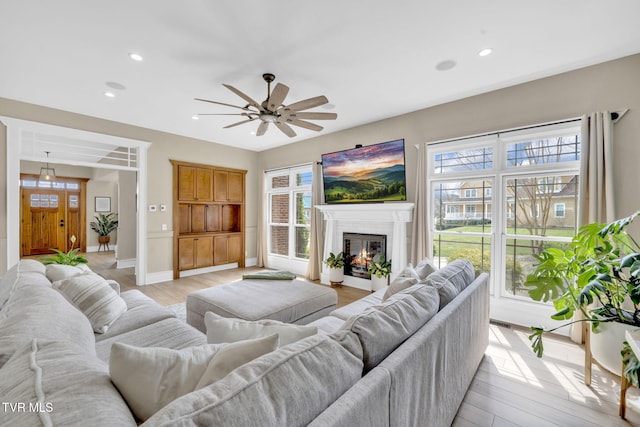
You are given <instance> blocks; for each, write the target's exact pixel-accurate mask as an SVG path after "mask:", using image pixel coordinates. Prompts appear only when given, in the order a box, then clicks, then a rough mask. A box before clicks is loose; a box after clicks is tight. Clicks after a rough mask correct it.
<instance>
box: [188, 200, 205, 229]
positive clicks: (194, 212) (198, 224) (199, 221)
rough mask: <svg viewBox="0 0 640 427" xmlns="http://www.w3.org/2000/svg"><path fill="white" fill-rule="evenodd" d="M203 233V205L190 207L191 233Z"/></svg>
mask: <svg viewBox="0 0 640 427" xmlns="http://www.w3.org/2000/svg"><path fill="white" fill-rule="evenodd" d="M204 231H205V205H191V232H192V233H203V232H204Z"/></svg>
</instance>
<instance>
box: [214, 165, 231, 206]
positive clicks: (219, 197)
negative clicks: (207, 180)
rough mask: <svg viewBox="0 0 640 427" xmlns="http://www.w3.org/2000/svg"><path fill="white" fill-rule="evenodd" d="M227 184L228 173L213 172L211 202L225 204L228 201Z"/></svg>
mask: <svg viewBox="0 0 640 427" xmlns="http://www.w3.org/2000/svg"><path fill="white" fill-rule="evenodd" d="M228 183H229V173H228V172H225V171H215V172H213V200H215V201H216V202H226V201H227V200H228V199H229V194H228V193H227V187H228Z"/></svg>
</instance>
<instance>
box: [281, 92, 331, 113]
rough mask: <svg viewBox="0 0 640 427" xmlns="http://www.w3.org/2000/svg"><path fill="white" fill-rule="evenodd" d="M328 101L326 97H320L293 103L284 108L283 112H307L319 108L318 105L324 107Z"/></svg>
mask: <svg viewBox="0 0 640 427" xmlns="http://www.w3.org/2000/svg"><path fill="white" fill-rule="evenodd" d="M328 102H329V100H328V99H327V97H326V96H324V95H320V96H316V97H314V98H309V99H304V100H302V101H298V102H294V103H293V104H289V105H287V106H286V107H284V111H285V112H286V111H302V110H308V109H309V108H314V107H319V106H320V105H324V104H326V103H328Z"/></svg>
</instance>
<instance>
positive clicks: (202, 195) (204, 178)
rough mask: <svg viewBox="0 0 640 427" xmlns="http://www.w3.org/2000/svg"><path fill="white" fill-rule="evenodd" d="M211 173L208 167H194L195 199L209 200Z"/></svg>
mask: <svg viewBox="0 0 640 427" xmlns="http://www.w3.org/2000/svg"><path fill="white" fill-rule="evenodd" d="M212 180H213V174H212V172H211V170H210V169H201V168H198V169H196V182H195V184H196V185H195V195H196V200H199V201H210V200H211V188H212Z"/></svg>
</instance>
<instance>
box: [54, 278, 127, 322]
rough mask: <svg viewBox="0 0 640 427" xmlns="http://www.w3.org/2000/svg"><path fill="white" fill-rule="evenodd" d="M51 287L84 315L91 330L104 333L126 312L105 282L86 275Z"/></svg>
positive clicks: (121, 301)
mask: <svg viewBox="0 0 640 427" xmlns="http://www.w3.org/2000/svg"><path fill="white" fill-rule="evenodd" d="M53 286H54V287H55V288H56V289H57V290H59V291H60V292H62V294H63V295H64V296H65V297H67V299H68V300H69V301H70V302H71V303H72V304H73V305H75V306H76V307H78V308H79V309H80V311H82V312H83V313H84V315H85V316H87V318H88V319H89V322H91V326H93V330H94V331H95V332H97V333H100V334H102V333H105V332H106V331H107V329H108V328H109V325H111V324H112V323H113V322H115V321H116V320H117V319H118V317H120V316H121V315H122V313H124V312H125V311H127V304H126V303H125V302H124V301H123V300H122V298H120V296H119V295H118V294H117V293H116V292H115V291H114V290H113V289H112V288H111V286H110V285H109V284H108V283H107V281H106V280H105V279H104V278H103V277H101V276H99V275H97V274H95V273H87V274H81V275H78V276H73V277H70V278H68V279H64V280H60V281H57V282H54V284H53Z"/></svg>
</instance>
